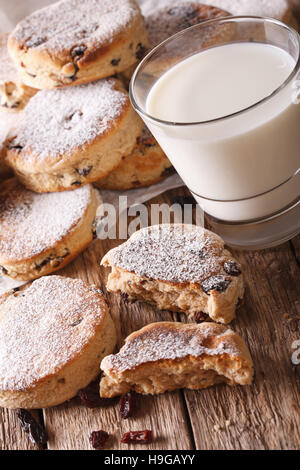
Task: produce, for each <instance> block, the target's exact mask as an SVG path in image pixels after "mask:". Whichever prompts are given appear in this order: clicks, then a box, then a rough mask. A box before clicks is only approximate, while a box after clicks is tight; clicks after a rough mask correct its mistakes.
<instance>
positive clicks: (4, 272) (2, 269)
mask: <svg viewBox="0 0 300 470" xmlns="http://www.w3.org/2000/svg"><path fill="white" fill-rule="evenodd" d="M0 273H2V274H8V271H7V269H6V268H5V267H4V266H0Z"/></svg>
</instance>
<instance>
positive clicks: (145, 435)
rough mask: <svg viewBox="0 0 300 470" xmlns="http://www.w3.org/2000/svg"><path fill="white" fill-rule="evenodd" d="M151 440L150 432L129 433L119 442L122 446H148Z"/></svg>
mask: <svg viewBox="0 0 300 470" xmlns="http://www.w3.org/2000/svg"><path fill="white" fill-rule="evenodd" d="M152 440H153V435H152V431H149V430H145V431H129V432H126V433H125V434H124V435H123V437H122V439H121V442H122V443H123V444H131V443H132V444H135V443H136V444H149V442H151V441H152Z"/></svg>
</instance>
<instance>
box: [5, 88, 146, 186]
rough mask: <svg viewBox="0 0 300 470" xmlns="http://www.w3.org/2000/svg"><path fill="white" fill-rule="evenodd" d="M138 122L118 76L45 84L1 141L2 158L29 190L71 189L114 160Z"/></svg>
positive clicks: (132, 139) (131, 141)
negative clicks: (66, 84)
mask: <svg viewBox="0 0 300 470" xmlns="http://www.w3.org/2000/svg"><path fill="white" fill-rule="evenodd" d="M97 100H98V101H97ZM54 102H55V103H57V106H59V110H58V108H57V106H56V105H54ZM59 103H60V105H59ZM102 104H103V106H102ZM101 109H103V114H102V112H101ZM38 120H39V123H37V121H38ZM44 121H47V122H48V123H49V124H47V123H46V122H44ZM80 122H81V125H80V126H79V124H80ZM142 128H143V123H142V120H141V119H140V118H139V116H138V115H137V114H136V113H135V111H134V110H133V108H132V106H131V105H130V101H129V97H128V94H127V92H126V91H125V90H124V89H123V87H122V84H121V83H120V82H119V81H117V80H114V79H109V80H103V81H99V82H94V83H91V84H88V85H82V86H80V87H74V88H67V89H61V90H49V91H46V90H45V91H41V92H39V93H37V94H36V95H35V97H34V98H33V99H32V100H31V101H30V103H29V104H28V106H26V108H25V110H24V116H23V118H22V121H21V123H20V124H19V126H18V128H17V130H16V134H15V136H13V137H12V138H10V139H8V140H7V142H6V146H5V148H4V152H3V153H4V159H5V161H6V162H7V164H8V165H9V166H11V167H12V168H13V169H14V171H15V173H16V174H17V176H18V178H19V179H20V181H21V182H22V183H23V184H24V185H25V186H26V187H27V188H29V189H31V190H33V191H36V192H41V193H43V192H56V191H64V190H68V189H76V188H78V187H80V186H81V185H83V184H87V183H92V182H95V181H97V180H99V179H100V178H103V177H106V176H107V175H108V174H109V173H110V172H111V171H112V170H113V169H114V168H115V167H116V166H118V165H119V164H120V162H121V160H122V157H123V156H124V155H125V156H126V155H128V154H130V153H131V152H132V150H133V148H134V146H135V143H136V139H137V137H138V136H140V135H141V133H142ZM41 142H43V144H42V143H41Z"/></svg>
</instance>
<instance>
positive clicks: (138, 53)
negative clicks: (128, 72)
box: [135, 42, 147, 60]
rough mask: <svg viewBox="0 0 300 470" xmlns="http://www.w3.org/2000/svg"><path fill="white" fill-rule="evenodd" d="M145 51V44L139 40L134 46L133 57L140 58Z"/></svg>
mask: <svg viewBox="0 0 300 470" xmlns="http://www.w3.org/2000/svg"><path fill="white" fill-rule="evenodd" d="M146 52H147V48H146V47H145V46H143V44H142V43H141V42H139V43H138V45H137V47H136V53H135V57H136V58H137V59H138V60H141V59H142V58H143V57H144V55H145V53H146Z"/></svg>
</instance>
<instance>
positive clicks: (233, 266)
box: [224, 261, 242, 277]
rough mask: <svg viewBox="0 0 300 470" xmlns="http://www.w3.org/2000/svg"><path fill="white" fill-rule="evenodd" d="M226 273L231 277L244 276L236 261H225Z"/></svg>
mask: <svg viewBox="0 0 300 470" xmlns="http://www.w3.org/2000/svg"><path fill="white" fill-rule="evenodd" d="M224 271H225V272H226V273H227V274H229V275H230V276H235V277H237V276H240V275H241V274H242V271H241V269H240V268H239V266H238V264H237V263H235V262H234V261H225V263H224Z"/></svg>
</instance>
